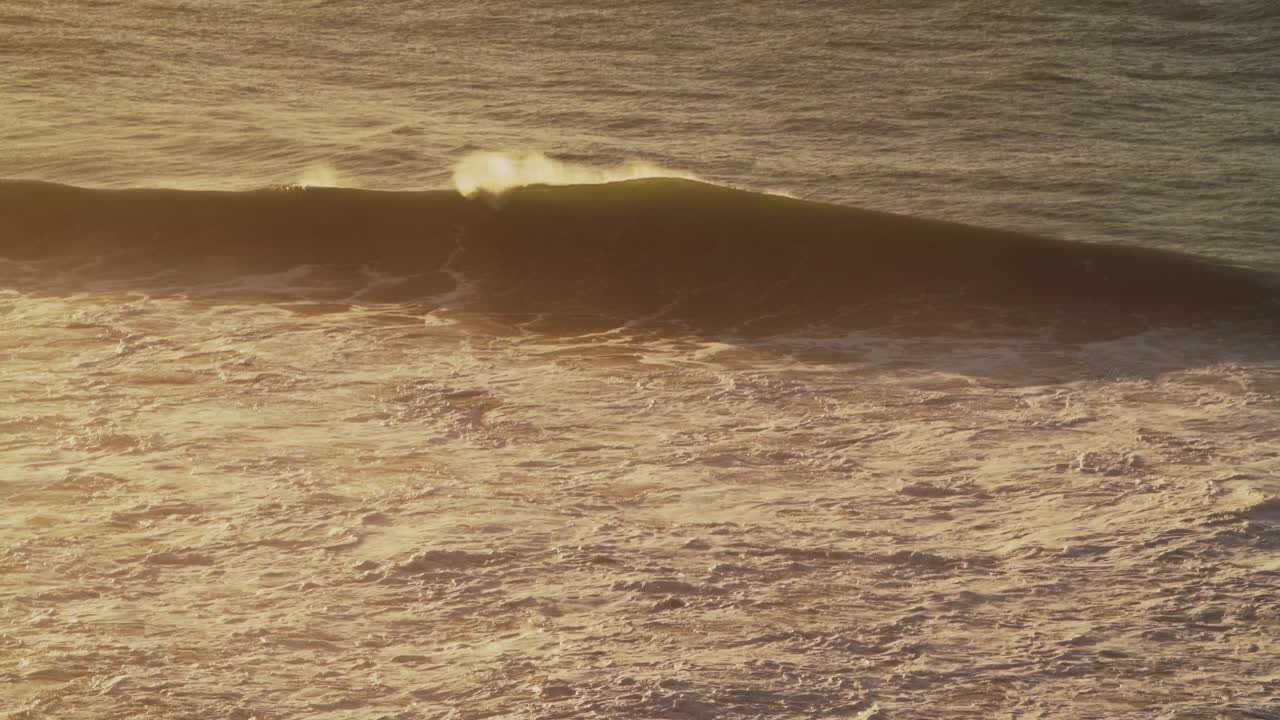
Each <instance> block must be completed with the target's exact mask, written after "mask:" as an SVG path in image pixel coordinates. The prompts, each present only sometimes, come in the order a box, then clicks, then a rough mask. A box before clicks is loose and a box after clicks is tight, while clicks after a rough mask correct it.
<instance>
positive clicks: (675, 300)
mask: <svg viewBox="0 0 1280 720" xmlns="http://www.w3.org/2000/svg"><path fill="white" fill-rule="evenodd" d="M0 208H3V214H2V215H0V255H3V256H6V257H9V258H15V259H41V258H73V257H93V258H100V259H101V262H100V263H99V264H98V265H96V266H95V269H94V270H93V271H92V272H95V273H100V272H108V271H111V272H118V271H120V270H122V269H123V270H131V271H136V272H137V274H138V277H143V276H144V274H145V273H155V272H157V271H161V270H164V271H168V272H169V273H171V274H172V273H179V274H183V273H185V275H184V276H186V277H195V276H199V275H200V274H201V273H205V274H220V275H221V276H223V277H225V276H227V275H229V274H230V275H234V274H236V273H246V274H248V273H263V272H271V271H282V270H286V269H289V268H296V267H298V266H303V265H311V266H327V267H332V268H343V267H346V268H352V269H358V271H359V272H363V273H368V272H377V273H381V274H382V275H383V276H385V275H387V274H391V275H395V276H396V277H398V278H400V282H399V284H398V285H396V287H397V288H398V290H397V291H396V292H395V293H393V294H392V295H386V294H385V293H384V295H383V297H393V299H396V300H399V301H405V300H409V301H415V302H422V303H424V304H436V305H439V304H441V303H446V299H447V303H446V304H449V305H450V307H451V309H455V310H459V311H462V312H465V313H468V314H471V315H486V316H488V317H505V318H513V319H514V318H523V319H524V320H522V321H526V320H528V319H529V318H540V319H541V320H540V321H541V322H543V323H544V324H545V325H546V326H547V327H569V326H573V327H580V326H581V327H586V326H593V325H594V326H600V327H607V326H616V325H618V324H619V323H627V324H650V325H663V326H676V327H681V328H685V329H690V330H698V331H729V332H741V333H775V332H786V331H793V330H796V329H799V328H804V327H810V326H813V325H832V326H839V327H859V326H861V327H866V326H885V325H887V324H894V323H897V324H900V325H903V326H904V327H905V326H910V327H912V328H914V329H916V330H920V331H931V332H932V331H937V330H939V329H943V330H954V329H956V328H961V327H967V326H970V325H972V324H974V323H982V322H984V321H988V320H991V321H994V320H997V319H998V320H999V321H1000V322H1002V323H1006V324H1008V323H1012V325H1011V326H1018V327H1022V328H1023V329H1028V328H1032V329H1035V328H1041V327H1043V326H1045V325H1046V323H1048V322H1049V320H1048V319H1049V318H1054V319H1055V320H1054V322H1056V323H1058V325H1062V324H1063V323H1065V324H1066V325H1067V326H1070V327H1074V328H1076V329H1077V330H1080V331H1082V332H1086V333H1088V332H1095V331H1096V332H1099V333H1102V334H1110V335H1114V334H1116V333H1123V332H1131V331H1136V330H1138V329H1145V328H1147V327H1150V326H1151V325H1152V324H1160V323H1163V324H1168V323H1200V322H1206V323H1221V322H1223V321H1226V320H1231V321H1235V320H1240V321H1245V322H1251V323H1255V324H1257V323H1261V324H1263V325H1265V326H1267V327H1268V328H1271V327H1272V326H1274V324H1275V320H1274V319H1273V318H1275V317H1277V316H1278V315H1277V313H1276V312H1275V311H1276V309H1277V306H1278V305H1280V289H1278V288H1280V286H1278V284H1277V279H1276V276H1275V275H1273V274H1270V273H1267V272H1262V271H1255V270H1249V269H1243V268H1236V267H1230V266H1226V265H1223V264H1220V263H1217V262H1214V261H1210V260H1207V259H1204V258H1199V257H1195V256H1190V255H1184V254H1177V253H1172V252H1167V251H1159V250H1151V249H1142V248H1135V247H1126V246H1116V245H1105V244H1088V243H1078V242H1068V241H1063V240H1054V239H1048V238H1042V237H1036V236H1031V235H1025V234H1019V233H1013V232H1005V231H1000V230H991V229H986V228H980V227H974V226H969V225H961V224H955V223H949V222H941V221H935V220H927V219H921V218H914V217H906V216H900V215H893V214H888V213H881V212H873V211H867V210H859V209H854V208H849V207H843V206H837V205H829V204H823V203H816V202H810V201H804V200H797V199H793V198H786V197H780V196H774V195H764V194H758V193H751V192H746V191H742V190H735V189H730V188H724V187H719V186H715V185H709V184H706V183H701V182H696V181H691V180H683V179H671V178H652V179H638V180H630V181H625V182H615V183H607V184H600V185H575V186H564V187H551V186H546V185H535V186H527V187H520V188H516V189H513V190H511V191H510V192H509V193H508V194H507V195H506V196H505V198H504V202H503V203H501V204H500V205H494V204H492V203H487V202H482V201H477V200H474V199H468V198H466V197H463V196H462V195H459V194H458V193H456V192H452V191H424V192H377V191H367V190H354V189H341V188H314V187H313V188H307V189H299V188H293V189H275V190H262V191H251V192H185V191H174V190H86V189H81V188H75V187H69V186H62V185H54V184H48V183H36V182H6V183H0ZM464 290H465V292H464Z"/></svg>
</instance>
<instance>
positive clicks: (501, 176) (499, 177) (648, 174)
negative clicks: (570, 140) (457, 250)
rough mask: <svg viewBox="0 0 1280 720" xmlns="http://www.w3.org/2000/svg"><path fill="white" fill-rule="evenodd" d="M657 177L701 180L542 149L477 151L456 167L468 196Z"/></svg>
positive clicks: (639, 163)
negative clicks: (564, 157) (582, 160)
mask: <svg viewBox="0 0 1280 720" xmlns="http://www.w3.org/2000/svg"><path fill="white" fill-rule="evenodd" d="M656 177H668V178H684V179H686V180H697V179H698V177H697V176H696V175H694V174H693V173H689V172H684V171H682V170H672V169H670V168H664V167H662V166H660V165H656V164H654V163H651V162H646V161H643V160H629V161H627V162H625V163H623V164H621V165H615V166H613V167H603V168H602V167H593V166H590V165H582V164H578V163H569V162H564V161H561V160H555V159H552V158H549V157H547V156H546V155H544V154H542V153H540V152H517V153H503V152H476V153H471V154H470V155H467V156H466V157H464V158H462V160H460V161H459V162H458V164H457V165H455V166H454V168H453V186H454V188H455V189H457V191H458V192H459V193H461V194H462V195H464V196H466V197H472V196H474V195H478V194H481V193H489V194H495V195H496V194H501V193H505V192H507V191H509V190H512V189H514V188H518V187H523V186H525V185H598V184H600V183H609V182H618V181H622V180H639V179H642V178H656Z"/></svg>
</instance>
